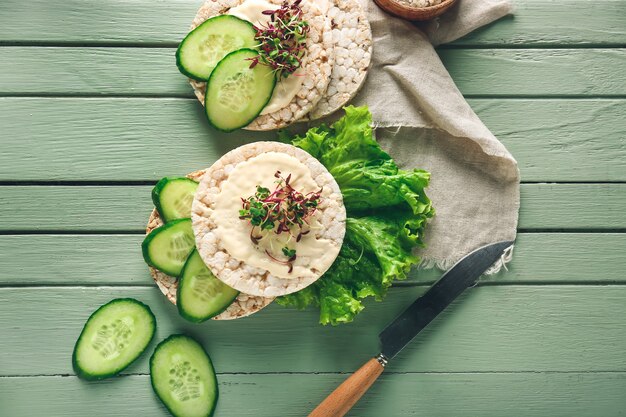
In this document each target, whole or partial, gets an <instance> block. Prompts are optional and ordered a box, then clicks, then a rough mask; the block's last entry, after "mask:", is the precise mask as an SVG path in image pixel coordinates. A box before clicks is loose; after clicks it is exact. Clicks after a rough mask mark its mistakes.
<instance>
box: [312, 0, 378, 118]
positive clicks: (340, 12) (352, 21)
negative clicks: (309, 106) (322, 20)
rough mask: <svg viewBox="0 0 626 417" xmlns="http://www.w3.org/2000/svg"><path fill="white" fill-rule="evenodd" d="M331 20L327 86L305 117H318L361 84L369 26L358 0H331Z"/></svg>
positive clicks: (341, 102) (366, 62)
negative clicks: (331, 58)
mask: <svg viewBox="0 0 626 417" xmlns="http://www.w3.org/2000/svg"><path fill="white" fill-rule="evenodd" d="M328 17H330V19H331V21H332V27H333V43H334V45H335V53H334V55H335V63H334V65H333V71H332V73H331V76H330V84H329V85H328V89H327V90H326V92H325V93H324V95H323V96H322V98H321V100H320V101H319V102H318V103H317V105H316V106H315V107H314V108H313V110H311V112H310V113H309V114H308V115H307V116H306V117H305V119H308V120H315V119H320V118H322V117H326V116H328V115H330V114H332V113H334V112H335V111H337V110H339V109H340V108H342V107H343V106H345V105H346V104H348V102H349V101H350V100H352V99H353V98H354V97H355V96H356V95H357V93H358V92H359V90H360V89H361V86H362V85H363V82H364V81H365V78H366V76H367V71H368V69H369V66H370V62H371V57H372V43H373V42H372V30H371V28H370V23H369V20H368V19H367V13H366V11H365V10H364V9H363V7H362V6H361V4H360V3H359V1H358V0H334V4H333V6H331V8H330V10H329V11H328Z"/></svg>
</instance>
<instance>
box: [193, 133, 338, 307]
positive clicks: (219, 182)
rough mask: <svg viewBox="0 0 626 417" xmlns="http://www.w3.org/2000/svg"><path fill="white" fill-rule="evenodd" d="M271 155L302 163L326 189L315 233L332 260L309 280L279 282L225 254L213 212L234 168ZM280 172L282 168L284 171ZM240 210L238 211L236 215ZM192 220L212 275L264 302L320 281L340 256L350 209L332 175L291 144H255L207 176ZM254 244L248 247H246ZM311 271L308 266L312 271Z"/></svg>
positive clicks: (225, 158)
mask: <svg viewBox="0 0 626 417" xmlns="http://www.w3.org/2000/svg"><path fill="white" fill-rule="evenodd" d="M266 152H280V153H285V154H287V155H290V156H292V157H294V158H296V159H298V160H299V161H300V162H301V163H302V164H304V165H305V166H306V167H307V168H308V169H309V171H310V172H311V177H312V178H313V181H314V182H315V183H316V185H317V186H319V187H320V188H322V189H323V194H322V199H321V202H320V205H319V207H318V212H317V213H318V214H316V216H317V220H318V221H319V222H320V224H321V225H322V227H321V228H320V229H319V230H314V231H312V233H314V235H315V238H316V239H327V240H328V241H329V247H328V251H327V252H326V253H328V254H330V255H331V256H330V258H332V260H331V261H330V263H329V264H328V265H326V264H324V265H322V266H321V267H318V268H311V269H310V271H311V272H312V274H311V276H309V277H293V278H288V279H285V278H279V277H276V276H273V275H271V274H270V273H269V271H267V270H265V269H263V268H258V267H253V266H251V265H247V264H246V263H245V260H240V259H236V258H234V257H233V256H231V254H230V253H228V252H227V250H226V249H224V247H223V245H222V242H221V239H220V236H219V233H217V230H216V229H217V222H216V219H215V218H214V217H213V214H212V213H213V207H214V205H215V201H216V199H217V197H218V196H219V194H220V192H221V190H222V188H223V186H224V184H225V183H226V181H227V180H228V178H229V176H230V175H231V173H232V172H233V170H234V169H235V167H236V166H237V165H238V164H239V163H241V162H244V161H247V160H249V159H251V158H254V157H256V156H258V155H261V154H263V153H266ZM279 168H280V167H278V168H277V169H279ZM239 208H240V207H233V210H235V214H234V215H237V214H238V213H237V212H238V210H239ZM191 220H192V227H193V230H194V234H195V236H196V247H197V248H198V252H199V253H200V256H201V257H202V259H203V260H204V262H205V263H206V264H207V266H208V267H209V268H210V269H211V271H212V272H213V274H214V275H215V276H216V277H217V278H218V279H220V280H222V281H223V282H224V283H226V284H227V285H229V286H231V287H233V288H235V289H237V290H239V291H241V292H244V293H246V294H253V295H257V296H263V297H276V296H280V295H285V294H290V293H293V292H296V291H299V290H301V289H303V288H305V287H307V286H309V285H311V284H312V283H313V282H315V281H316V280H317V279H319V277H321V276H322V275H323V274H324V272H326V271H327V270H328V268H329V267H330V266H331V264H332V261H334V259H335V258H336V257H337V255H338V254H339V250H340V249H341V245H342V243H343V238H344V235H345V231H346V225H345V222H346V209H345V207H344V205H343V196H342V194H341V190H340V189H339V185H338V184H337V182H336V181H335V179H334V178H333V176H332V175H331V174H330V173H329V172H328V170H327V169H326V168H325V167H324V166H323V165H322V164H321V163H320V162H319V161H318V160H317V159H315V158H313V157H312V156H311V155H310V154H308V153H307V152H305V151H303V150H302V149H299V148H296V147H295V146H292V145H287V144H284V143H279V142H256V143H251V144H248V145H244V146H241V147H239V148H237V149H234V150H232V151H230V152H228V153H227V154H226V155H224V156H223V157H222V158H220V159H219V160H218V161H217V162H216V163H215V164H213V166H211V168H209V169H208V170H207V172H206V174H205V175H204V176H203V177H202V180H201V181H200V185H199V186H198V189H197V191H196V194H195V197H194V201H193V204H192V208H191ZM242 243H243V244H250V243H249V242H242ZM307 268H308V267H307Z"/></svg>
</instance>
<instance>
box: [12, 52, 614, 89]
mask: <svg viewBox="0 0 626 417" xmlns="http://www.w3.org/2000/svg"><path fill="white" fill-rule="evenodd" d="M174 51H175V50H174V48H126V47H124V48H83V47H77V48H75V47H45V48H35V47H3V48H0V95H2V94H10V95H14V94H31V95H58V94H81V95H90V96H97V95H123V96H137V95H142V96H185V97H192V91H191V87H189V85H188V84H187V80H186V78H185V77H184V76H183V75H181V74H180V73H179V72H178V69H177V68H176V65H175V61H174ZM441 57H442V59H443V62H444V64H445V65H446V67H447V68H448V70H449V72H450V75H451V76H452V78H453V79H454V80H455V82H456V84H457V86H458V87H459V89H460V90H461V92H462V93H463V94H465V95H470V96H471V95H481V96H484V95H487V96H509V95H522V96H525V95H536V96H559V97H561V96H581V95H582V96H606V97H611V96H624V95H626V49H512V50H511V49H453V50H443V51H441ZM42 63H45V65H43V66H42ZM44 67H45V68H44Z"/></svg>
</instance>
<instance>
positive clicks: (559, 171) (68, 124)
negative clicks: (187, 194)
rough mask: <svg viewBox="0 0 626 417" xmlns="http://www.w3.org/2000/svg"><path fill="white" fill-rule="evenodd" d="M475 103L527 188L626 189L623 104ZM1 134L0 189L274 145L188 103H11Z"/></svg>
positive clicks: (171, 169)
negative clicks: (224, 128)
mask: <svg viewBox="0 0 626 417" xmlns="http://www.w3.org/2000/svg"><path fill="white" fill-rule="evenodd" d="M469 102H470V105H471V106H472V107H473V108H474V109H475V111H476V112H477V114H478V115H479V116H480V118H481V119H482V120H483V121H484V123H485V124H486V125H487V126H488V127H489V128H490V129H491V130H492V131H493V132H494V134H495V135H496V136H497V137H498V138H499V139H500V140H501V141H502V142H503V143H504V145H505V146H506V147H507V148H508V149H509V150H510V151H511V152H512V154H513V155H514V156H515V157H516V158H517V160H518V162H519V166H520V171H521V173H522V178H523V180H526V181H545V182H554V181H596V182H599V181H626V119H625V118H624V117H622V115H623V114H624V113H626V100H613V99H594V100H580V99H577V100H561V99H543V100H537V99H473V100H470V101H469ZM0 126H2V128H3V129H2V132H0V137H1V140H2V144H3V150H2V152H1V153H0V181H29V180H31V181H42V180H44V181H46V180H66V181H67V180H70V181H71V180H76V179H81V180H90V181H116V180H117V181H119V180H123V181H133V180H134V181H142V180H151V181H157V180H158V179H160V178H161V177H163V176H166V175H181V174H185V173H187V172H191V171H194V170H197V169H199V168H202V167H206V166H208V165H210V164H212V163H213V162H214V161H215V160H216V159H217V158H219V156H221V155H223V154H224V153H225V152H227V151H229V150H230V149H232V148H235V147H237V146H240V145H242V144H244V143H247V142H250V141H253V140H273V139H275V138H276V134H275V133H254V132H239V133H235V134H230V135H229V134H223V133H219V132H217V131H215V130H213V129H211V128H210V127H208V124H207V123H206V121H205V116H204V114H203V112H202V107H201V105H200V104H199V103H197V102H196V101H195V100H191V99H144V98H118V99H110V98H109V99H105V98H7V97H5V98H0ZM32 141H35V142H36V143H37V146H36V147H34V146H32Z"/></svg>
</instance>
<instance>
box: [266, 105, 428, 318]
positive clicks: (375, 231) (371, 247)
mask: <svg viewBox="0 0 626 417" xmlns="http://www.w3.org/2000/svg"><path fill="white" fill-rule="evenodd" d="M345 112H346V114H345V116H344V117H342V118H341V119H340V120H338V121H337V122H336V123H335V124H334V125H333V126H331V127H328V126H325V125H322V126H319V127H316V128H312V129H310V130H309V131H308V132H307V133H306V134H305V135H304V136H302V137H295V138H294V139H293V140H292V143H293V144H294V145H295V146H298V147H300V148H302V149H304V150H306V151H307V152H309V153H310V154H311V155H313V156H314V157H316V158H317V159H318V160H319V161H320V162H321V163H322V164H323V165H324V166H325V167H326V168H327V169H328V170H329V171H330V173H331V174H332V175H333V176H334V178H335V180H336V181H337V183H338V184H339V187H340V188H341V192H342V194H343V198H344V204H345V206H346V209H347V212H348V219H347V223H346V236H345V238H344V244H343V247H342V248H341V251H340V253H339V256H338V257H337V259H336V260H335V262H334V263H333V265H332V266H331V267H330V269H329V270H328V271H327V272H326V273H325V274H324V276H322V278H320V279H319V280H318V281H316V282H315V283H314V284H313V285H311V286H309V287H307V288H305V289H303V290H301V291H298V292H296V293H294V294H290V295H287V296H283V297H279V299H278V302H279V303H280V304H282V305H286V306H292V307H296V308H299V309H303V308H306V307H308V306H314V307H319V309H320V323H322V324H332V325H336V324H339V323H347V322H350V321H352V320H353V319H354V317H355V316H356V315H357V314H358V313H359V312H360V311H361V310H363V308H364V307H363V303H362V302H361V300H362V299H363V298H366V297H374V298H375V299H376V300H378V301H380V300H382V299H383V297H384V296H385V295H386V293H387V289H388V288H389V286H391V284H392V282H393V281H394V280H402V279H406V276H407V274H408V272H409V270H410V269H411V267H412V266H413V265H415V264H416V263H418V262H419V258H418V257H417V256H415V255H414V254H413V249H414V248H415V247H418V246H422V245H423V233H424V227H425V226H426V222H427V220H428V219H429V218H431V217H432V216H433V215H434V209H433V208H432V205H431V202H430V200H429V199H428V197H427V196H426V194H425V192H424V188H426V187H427V186H428V182H429V180H430V174H429V173H428V172H426V171H423V170H417V169H415V170H411V171H405V170H401V169H399V168H398V166H397V165H396V164H395V162H394V161H393V159H391V157H390V156H389V154H387V153H386V152H385V151H383V150H382V149H381V147H380V146H379V145H378V143H377V142H376V140H375V139H374V136H373V131H372V128H371V126H372V116H371V114H370V112H369V110H368V109H367V107H353V106H350V107H347V108H346V109H345Z"/></svg>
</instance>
